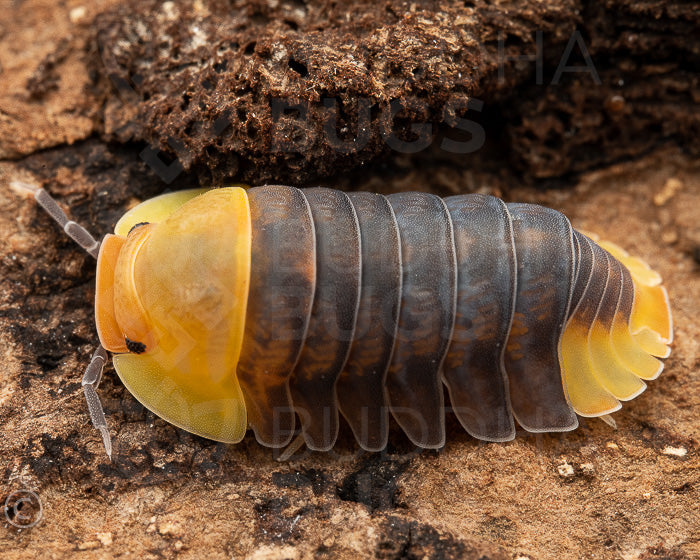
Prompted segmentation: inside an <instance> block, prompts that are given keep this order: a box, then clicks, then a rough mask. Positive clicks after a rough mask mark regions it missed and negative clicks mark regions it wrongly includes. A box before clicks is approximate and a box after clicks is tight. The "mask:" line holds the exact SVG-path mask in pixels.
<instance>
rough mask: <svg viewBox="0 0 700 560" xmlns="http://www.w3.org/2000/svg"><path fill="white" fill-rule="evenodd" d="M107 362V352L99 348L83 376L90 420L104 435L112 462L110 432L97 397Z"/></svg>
mask: <svg viewBox="0 0 700 560" xmlns="http://www.w3.org/2000/svg"><path fill="white" fill-rule="evenodd" d="M106 361H107V351H106V350H105V349H104V348H102V346H98V347H97V350H95V353H94V354H93V355H92V360H90V364H89V365H88V367H87V369H86V370H85V375H83V381H82V385H83V391H84V392H85V400H86V401H87V405H88V410H89V411H90V419H91V420H92V425H93V426H95V428H97V429H98V430H99V431H100V433H101V434H102V442H103V443H104V446H105V451H106V452H107V456H108V457H109V460H110V461H111V460H112V440H111V438H110V437H109V431H108V430H107V421H106V420H105V414H104V411H103V410H102V403H100V397H98V396H97V392H96V391H95V389H97V387H98V385H99V384H100V379H102V369H103V368H104V366H105V362H106Z"/></svg>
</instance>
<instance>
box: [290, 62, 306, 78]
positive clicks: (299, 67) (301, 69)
mask: <svg viewBox="0 0 700 560" xmlns="http://www.w3.org/2000/svg"><path fill="white" fill-rule="evenodd" d="M289 67H290V68H291V69H292V70H294V71H295V72H296V73H297V74H299V75H300V76H301V77H302V78H305V77H306V76H308V75H309V69H308V68H307V67H306V65H305V64H303V63H301V62H299V61H298V60H294V59H293V58H290V59H289Z"/></svg>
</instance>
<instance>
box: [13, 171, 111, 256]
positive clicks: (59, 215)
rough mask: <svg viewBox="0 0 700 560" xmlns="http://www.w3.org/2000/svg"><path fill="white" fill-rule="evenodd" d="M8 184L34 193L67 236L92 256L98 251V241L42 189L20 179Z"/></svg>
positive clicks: (40, 204)
mask: <svg viewBox="0 0 700 560" xmlns="http://www.w3.org/2000/svg"><path fill="white" fill-rule="evenodd" d="M10 186H11V187H13V188H15V189H22V190H25V191H29V192H31V193H32V194H33V195H34V198H35V199H36V201H37V202H38V203H39V206H41V207H42V208H43V209H44V210H46V213H47V214H48V215H49V216H51V217H52V218H53V219H54V220H56V222H58V225H60V226H61V227H62V228H63V231H65V232H66V234H67V235H68V237H70V238H71V239H72V240H73V241H75V242H76V243H77V244H78V245H80V246H81V247H82V248H83V249H85V251H87V252H88V253H89V254H90V255H92V256H93V257H94V258H97V255H98V254H99V252H100V242H99V241H97V240H96V239H95V238H94V237H93V236H92V235H91V234H90V232H89V231H88V230H86V229H85V228H84V227H83V226H81V225H80V224H77V223H75V222H74V221H73V220H69V219H68V216H66V213H65V212H64V211H63V209H62V208H61V207H60V206H59V205H58V202H56V200H55V199H54V198H53V197H52V196H51V195H50V194H49V193H47V192H46V191H45V190H44V189H42V188H39V187H37V186H36V185H30V184H29V183H24V182H22V181H12V182H11V183H10Z"/></svg>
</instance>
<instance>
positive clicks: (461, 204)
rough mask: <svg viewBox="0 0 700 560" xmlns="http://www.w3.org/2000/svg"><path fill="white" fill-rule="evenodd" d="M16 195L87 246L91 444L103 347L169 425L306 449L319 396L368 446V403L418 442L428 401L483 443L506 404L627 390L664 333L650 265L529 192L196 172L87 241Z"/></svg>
mask: <svg viewBox="0 0 700 560" xmlns="http://www.w3.org/2000/svg"><path fill="white" fill-rule="evenodd" d="M35 197H36V199H37V200H38V201H39V203H40V204H41V205H42V206H43V207H44V208H46V209H47V210H48V211H49V213H51V215H52V216H53V217H54V218H55V219H56V220H57V221H58V222H59V223H60V224H61V225H62V226H63V227H64V229H65V230H66V232H67V233H68V234H69V235H71V237H73V239H75V240H76V241H78V242H79V243H80V244H81V245H82V246H83V247H84V248H86V250H88V251H89V252H90V253H91V254H92V255H93V256H97V278H96V297H95V317H96V324H97V331H98V334H99V339H100V343H101V346H100V347H99V348H98V350H97V351H96V352H95V355H94V357H93V360H92V362H91V364H90V365H89V366H88V369H87V371H86V373H85V376H84V378H83V386H84V388H85V393H86V397H87V401H88V407H89V410H90V415H91V418H92V421H93V423H94V424H95V426H96V427H97V428H99V429H100V431H101V432H102V436H103V440H104V442H105V447H106V449H107V452H108V454H111V441H110V438H109V433H108V431H107V425H106V422H105V418H104V414H103V412H102V407H101V405H100V403H99V399H98V397H97V394H96V392H95V388H96V386H97V384H98V383H99V380H100V377H101V373H102V367H103V366H104V363H105V361H106V359H107V355H106V353H105V351H104V349H106V350H108V351H109V352H111V353H112V354H113V358H112V359H113V363H114V367H115V369H116V371H117V373H118V375H119V377H120V378H121V380H122V381H123V383H124V385H125V386H126V387H127V389H128V390H129V391H130V392H131V393H132V394H133V395H134V396H135V397H136V399H138V400H139V401H140V402H141V403H142V404H143V405H144V406H146V407H147V408H148V409H150V410H151V411H153V412H154V413H155V414H157V415H158V416H160V417H161V418H163V419H165V420H166V421H168V422H170V423H172V424H174V425H176V426H179V427H180V428H183V429H184V430H187V431H188V432H192V433H194V434H197V435H200V436H203V437H206V438H209V439H212V440H216V441H221V442H228V443H236V442H239V441H240V440H241V439H242V438H243V437H244V435H245V433H246V430H247V429H248V428H251V429H252V431H253V432H254V433H255V437H256V438H257V440H258V441H259V442H260V443H261V444H263V445H265V446H270V447H284V446H286V445H288V444H289V443H290V441H292V438H293V437H294V434H295V430H297V428H298V427H300V430H301V436H302V437H303V440H304V442H305V443H306V445H307V446H308V447H309V448H310V449H313V450H320V451H325V450H329V449H331V448H332V447H333V445H334V444H335V441H336V438H337V434H338V426H339V413H340V414H342V415H343V416H344V417H345V419H346V420H347V422H348V424H349V425H350V427H351V429H352V431H353V433H354V435H355V438H356V440H357V442H358V443H359V445H360V446H361V447H362V448H363V449H366V450H369V451H377V450H381V449H383V448H384V447H385V446H386V445H387V439H388V429H389V415H390V414H391V416H393V418H394V419H395V420H396V422H397V424H398V425H399V426H400V428H401V429H402V430H403V431H404V432H405V434H406V435H407V437H408V438H409V439H410V440H411V441H412V442H413V443H414V444H415V445H416V446H419V447H422V448H440V447H442V446H443V445H444V444H445V413H446V410H451V411H453V412H454V414H455V415H456V417H457V418H458V419H459V422H460V423H461V425H462V426H463V427H464V429H465V430H466V431H467V432H468V433H469V434H470V435H472V436H473V437H475V438H478V439H481V440H487V441H507V440H511V439H513V438H514V437H515V422H516V421H517V423H518V424H519V425H520V426H521V427H522V428H524V429H525V430H527V431H529V432H557V431H568V430H573V429H575V428H576V427H577V426H578V416H589V417H595V416H601V417H604V418H607V415H608V414H610V413H612V412H614V411H616V410H618V409H619V408H620V401H624V400H629V399H632V398H634V397H635V396H637V395H639V394H640V393H641V392H642V391H643V390H644V389H645V387H646V385H645V383H644V381H643V380H650V379H654V378H656V377H657V376H658V375H659V374H660V373H661V370H662V369H663V363H662V362H661V361H660V360H659V359H658V358H665V357H667V356H668V355H669V352H670V350H669V344H670V343H671V341H672V336H673V335H672V324H671V314H670V308H669V301H668V296H667V293H666V290H665V288H664V287H663V286H662V285H661V278H660V277H659V275H658V274H657V273H655V272H654V271H653V270H651V269H650V268H649V266H648V265H647V264H646V263H644V262H643V261H641V260H640V259H637V258H635V257H631V256H630V255H628V254H627V253H626V252H625V251H623V250H622V249H620V248H619V247H617V246H616V245H614V244H612V243H608V242H599V243H596V242H594V241H593V240H592V239H591V238H590V237H588V236H586V235H583V234H582V233H580V232H578V231H576V230H574V229H572V227H571V225H570V223H569V220H568V219H567V218H566V217H565V216H564V215H563V214H561V213H560V212H558V211H555V210H552V209H549V208H545V207H542V206H537V205H533V204H519V203H505V202H503V201H502V200H500V199H498V198H495V197H492V196H486V195H479V194H467V195H459V196H450V197H447V198H444V199H443V198H440V197H438V196H435V195H432V194H427V193H422V192H409V193H399V194H392V195H389V196H383V195H380V194H373V193H367V192H352V193H345V192H341V191H337V190H332V189H327V188H313V189H305V190H300V189H297V188H292V187H285V186H263V187H255V188H249V189H247V190H245V189H243V188H240V187H227V188H220V189H211V190H206V189H198V190H190V191H180V192H174V193H169V194H165V195H161V196H158V197H156V198H153V199H150V200H147V201H145V202H143V203H141V204H140V205H138V206H137V207H135V208H134V209H132V210H130V211H129V212H127V213H126V214H125V215H124V216H123V217H122V218H121V219H120V220H119V222H118V223H117V225H116V228H115V234H114V235H107V236H106V237H105V238H104V240H103V241H102V242H101V243H98V242H97V241H95V240H94V239H93V238H92V237H91V236H90V234H89V233H87V232H86V231H85V230H84V229H82V228H81V227H80V226H78V225H77V224H75V223H74V222H71V221H68V220H67V218H66V217H65V214H63V212H62V211H61V210H60V208H59V207H58V205H57V203H56V202H55V201H53V199H51V198H50V197H49V195H48V194H47V193H46V192H45V191H43V190H41V189H39V190H36V191H35ZM98 250H99V253H98ZM103 348H104V349H103ZM443 385H444V386H445V387H446V388H447V393H448V395H449V401H450V406H449V407H448V406H446V403H445V402H444V401H445V398H444V391H443ZM297 419H298V422H297ZM297 423H298V424H299V426H297Z"/></svg>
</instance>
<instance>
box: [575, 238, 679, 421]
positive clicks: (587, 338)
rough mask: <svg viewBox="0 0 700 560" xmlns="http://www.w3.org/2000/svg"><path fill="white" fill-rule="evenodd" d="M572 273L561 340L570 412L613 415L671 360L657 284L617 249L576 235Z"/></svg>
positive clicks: (667, 318) (668, 326) (662, 292)
mask: <svg viewBox="0 0 700 560" xmlns="http://www.w3.org/2000/svg"><path fill="white" fill-rule="evenodd" d="M576 239H577V242H578V248H579V267H578V277H577V284H576V290H575V293H576V294H578V298H576V297H575V298H574V301H572V307H571V309H572V311H571V313H570V314H569V321H568V323H567V327H566V330H565V331H564V334H563V336H562V341H561V363H562V370H563V376H564V381H565V385H566V389H567V393H568V396H569V399H570V401H571V405H572V406H573V408H574V410H575V411H576V413H577V414H579V415H581V416H603V415H606V414H609V413H610V412H614V411H615V410H617V409H619V408H620V403H619V401H625V400H630V399H632V398H634V397H636V396H637V395H639V394H640V393H641V392H642V391H644V389H645V388H646V384H645V383H644V382H643V381H642V380H643V379H644V380H649V379H655V378H656V377H658V376H659V374H660V373H661V371H662V370H663V363H662V362H661V361H660V360H658V359H657V358H665V357H667V356H668V355H669V353H670V348H669V346H668V345H669V344H670V343H671V341H672V340H673V329H672V321H671V311H670V306H669V300H668V294H667V292H666V289H665V288H664V287H663V286H662V285H661V277H660V276H659V275H658V274H657V273H656V272H655V271H653V270H652V269H651V268H650V267H649V265H647V264H646V263H645V262H644V261H642V260H640V259H638V258H636V257H632V256H630V255H629V254H628V253H627V252H626V251H624V250H623V249H621V248H620V247H618V246H617V245H615V244H613V243H610V242H607V241H603V242H599V241H597V240H596V243H594V242H593V241H591V240H590V239H589V238H588V237H586V236H584V235H582V234H579V233H577V234H576Z"/></svg>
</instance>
